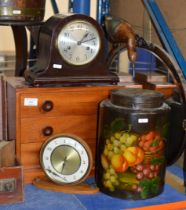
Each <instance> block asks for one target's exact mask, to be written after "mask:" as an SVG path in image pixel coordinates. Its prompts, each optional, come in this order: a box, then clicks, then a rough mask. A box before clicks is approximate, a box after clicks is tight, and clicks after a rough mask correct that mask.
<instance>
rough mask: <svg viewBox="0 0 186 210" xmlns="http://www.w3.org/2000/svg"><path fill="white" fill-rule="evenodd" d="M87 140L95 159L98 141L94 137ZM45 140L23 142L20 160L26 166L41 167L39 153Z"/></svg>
mask: <svg viewBox="0 0 186 210" xmlns="http://www.w3.org/2000/svg"><path fill="white" fill-rule="evenodd" d="M85 141H86V142H87V144H88V145H89V146H90V149H91V151H92V154H93V158H94V159H95V151H96V141H95V140H94V139H86V140H85ZM43 142H44V141H43ZM43 142H37V143H29V144H21V157H20V160H21V163H22V165H23V166H24V168H27V169H28V168H39V165H40V163H39V153H40V149H41V146H42V144H43Z"/></svg>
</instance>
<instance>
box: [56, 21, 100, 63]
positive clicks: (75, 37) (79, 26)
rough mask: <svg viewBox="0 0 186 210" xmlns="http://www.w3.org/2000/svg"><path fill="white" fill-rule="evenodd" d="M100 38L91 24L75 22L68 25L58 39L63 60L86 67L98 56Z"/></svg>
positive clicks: (58, 46)
mask: <svg viewBox="0 0 186 210" xmlns="http://www.w3.org/2000/svg"><path fill="white" fill-rule="evenodd" d="M100 42H101V41H100V36H99V33H98V31H97V29H96V28H95V26H94V25H92V24H91V23H90V22H87V21H83V20H75V21H71V22H69V23H68V24H66V25H65V26H64V27H63V28H62V30H61V31H60V33H59V35H58V38H57V48H58V50H59V53H60V55H61V56H62V57H63V59H64V60H65V61H66V62H67V63H69V64H72V65H85V64H88V63H90V62H91V61H92V60H94V58H95V57H96V56H97V54H98V52H99V49H100Z"/></svg>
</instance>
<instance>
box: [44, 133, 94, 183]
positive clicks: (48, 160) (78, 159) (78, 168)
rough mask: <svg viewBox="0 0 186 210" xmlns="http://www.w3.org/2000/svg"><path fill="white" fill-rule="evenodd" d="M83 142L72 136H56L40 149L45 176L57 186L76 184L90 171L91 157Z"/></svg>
mask: <svg viewBox="0 0 186 210" xmlns="http://www.w3.org/2000/svg"><path fill="white" fill-rule="evenodd" d="M91 155H92V154H91V152H90V150H89V148H88V146H87V145H86V143H85V142H84V141H82V140H81V139H78V138H75V137H72V136H57V137H54V138H52V139H50V140H49V141H47V142H46V143H45V144H44V146H43V147H42V149H41V152H40V161H41V166H42V168H43V170H44V171H45V173H46V175H47V176H48V177H49V178H50V179H51V180H52V181H54V182H56V183H59V184H76V183H79V182H81V181H82V180H84V179H85V178H86V177H87V176H88V174H89V172H90V170H91V162H92V156H91Z"/></svg>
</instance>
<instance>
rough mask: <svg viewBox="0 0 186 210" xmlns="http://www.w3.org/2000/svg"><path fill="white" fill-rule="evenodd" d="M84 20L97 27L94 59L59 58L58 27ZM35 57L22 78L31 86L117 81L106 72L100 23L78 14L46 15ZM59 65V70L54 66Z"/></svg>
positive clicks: (105, 49) (105, 47) (104, 48)
mask: <svg viewBox="0 0 186 210" xmlns="http://www.w3.org/2000/svg"><path fill="white" fill-rule="evenodd" d="M73 20H82V21H88V22H89V23H91V24H92V25H94V27H95V28H96V29H97V31H98V33H99V36H100V43H101V46H100V50H99V53H98V55H97V56H96V58H95V59H94V60H93V61H91V62H90V63H88V64H86V65H80V66H75V65H70V64H68V63H67V62H65V61H64V60H63V58H62V57H61V55H60V53H59V51H58V49H57V47H56V40H57V37H58V34H59V33H60V31H61V29H62V28H63V27H64V26H65V25H66V24H67V23H69V22H70V21H73ZM38 46H39V47H38V49H39V53H38V59H37V62H36V64H35V65H34V66H33V67H32V68H31V69H28V70H26V72H25V79H26V80H27V81H28V82H29V83H31V84H33V85H43V84H52V83H55V84H56V83H62V84H63V85H65V84H71V85H72V84H83V83H94V82H95V83H97V82H98V83H100V82H101V83H104V82H105V83H113V84H114V83H115V84H116V83H117V82H118V77H117V75H116V74H112V73H110V72H109V70H108V67H107V65H106V56H107V45H106V40H105V35H104V32H103V30H102V28H101V26H100V25H99V24H98V23H97V22H96V21H95V20H94V19H93V18H91V17H88V16H85V15H82V14H73V15H72V14H70V15H68V16H66V15H62V14H58V15H54V16H52V17H51V18H49V19H48V20H47V21H46V22H45V23H44V24H43V25H42V26H41V28H40V32H39V44H38ZM56 65H57V66H61V69H60V68H59V69H58V68H55V66H56Z"/></svg>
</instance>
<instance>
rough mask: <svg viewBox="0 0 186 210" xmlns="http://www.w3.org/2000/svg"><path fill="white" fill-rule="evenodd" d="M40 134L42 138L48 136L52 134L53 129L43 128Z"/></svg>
mask: <svg viewBox="0 0 186 210" xmlns="http://www.w3.org/2000/svg"><path fill="white" fill-rule="evenodd" d="M42 132H43V135H44V136H50V135H52V134H53V128H52V127H50V126H47V127H45V128H43V130H42Z"/></svg>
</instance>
